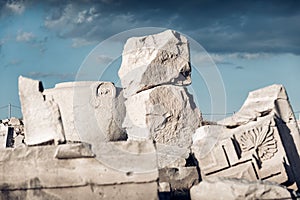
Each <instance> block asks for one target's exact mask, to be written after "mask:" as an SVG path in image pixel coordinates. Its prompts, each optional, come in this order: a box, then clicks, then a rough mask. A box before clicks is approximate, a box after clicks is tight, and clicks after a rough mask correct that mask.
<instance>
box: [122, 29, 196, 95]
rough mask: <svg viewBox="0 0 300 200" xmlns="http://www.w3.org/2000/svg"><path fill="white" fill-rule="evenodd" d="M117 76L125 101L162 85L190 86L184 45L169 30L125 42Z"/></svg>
mask: <svg viewBox="0 0 300 200" xmlns="http://www.w3.org/2000/svg"><path fill="white" fill-rule="evenodd" d="M118 74H119V77H120V80H121V83H122V87H123V88H124V96H125V97H129V96H131V95H133V94H136V93H138V92H140V91H143V90H146V89H149V88H152V87H155V86H158V85H163V84H174V85H188V84H190V83H191V66H190V54H189V45H188V41H187V39H186V38H185V37H184V36H183V35H181V34H179V33H177V32H176V31H172V30H166V31H164V32H162V33H158V34H154V35H149V36H144V37H132V38H129V39H128V40H127V42H126V44H125V46H124V50H123V54H122V64H121V67H120V69H119V72H118Z"/></svg>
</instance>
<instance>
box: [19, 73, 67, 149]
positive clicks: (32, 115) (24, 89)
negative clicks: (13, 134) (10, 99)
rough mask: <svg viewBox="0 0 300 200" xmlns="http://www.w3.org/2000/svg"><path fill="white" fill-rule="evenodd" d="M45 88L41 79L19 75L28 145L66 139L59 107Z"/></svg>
mask: <svg viewBox="0 0 300 200" xmlns="http://www.w3.org/2000/svg"><path fill="white" fill-rule="evenodd" d="M43 90H44V89H43V85H42V83H41V82H40V81H36V80H32V79H29V78H25V77H22V76H20V77H19V96H20V102H21V106H22V114H23V120H24V126H25V127H24V129H25V130H24V132H25V143H26V144H27V145H37V144H42V143H47V142H52V141H54V142H55V143H60V142H64V141H65V136H64V131H63V127H62V122H61V115H60V111H59V108H58V106H57V104H56V103H55V102H54V101H52V100H49V99H47V98H45V96H44V95H43V94H42V92H43Z"/></svg>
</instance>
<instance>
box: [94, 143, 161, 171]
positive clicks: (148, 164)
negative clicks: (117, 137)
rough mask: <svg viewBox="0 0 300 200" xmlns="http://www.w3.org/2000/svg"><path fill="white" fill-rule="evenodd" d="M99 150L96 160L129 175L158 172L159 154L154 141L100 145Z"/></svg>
mask: <svg viewBox="0 0 300 200" xmlns="http://www.w3.org/2000/svg"><path fill="white" fill-rule="evenodd" d="M93 149H94V148H93ZM97 150H98V151H99V152H95V154H96V155H97V157H96V158H97V159H98V160H99V161H101V163H103V164H105V165H106V166H108V167H110V168H113V169H117V170H119V171H122V172H126V173H127V174H128V175H131V174H132V173H145V172H146V173H147V172H156V171H157V152H156V149H155V147H154V144H153V141H152V140H147V141H126V142H125V141H118V142H105V143H99V148H97Z"/></svg>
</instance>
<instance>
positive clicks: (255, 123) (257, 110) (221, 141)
mask: <svg viewBox="0 0 300 200" xmlns="http://www.w3.org/2000/svg"><path fill="white" fill-rule="evenodd" d="M298 138H299V130H298V127H297V124H296V120H295V118H294V116H293V111H292V109H291V107H290V105H289V102H288V97H287V95H286V93H285V90H284V88H283V86H280V85H273V86H269V87H266V88H263V89H260V90H257V91H254V92H251V93H250V94H249V96H248V98H247V100H246V102H245V104H244V105H243V107H242V108H241V109H240V111H239V112H237V113H236V114H235V115H233V116H232V117H229V118H226V119H224V120H221V121H219V122H218V124H217V125H207V126H202V127H200V128H199V129H197V131H196V133H195V135H194V136H193V141H194V143H193V146H192V151H193V153H194V155H195V157H196V158H197V160H198V162H199V166H200V169H201V173H202V176H203V177H208V176H218V177H234V178H244V179H248V180H268V181H273V182H277V183H280V184H284V185H286V186H289V187H290V188H293V189H297V187H299V180H300V179H299V177H300V170H299V169H300V168H299V165H300V160H299V153H298V152H299V151H298V150H297V148H298V145H297V144H298V142H299V140H298Z"/></svg>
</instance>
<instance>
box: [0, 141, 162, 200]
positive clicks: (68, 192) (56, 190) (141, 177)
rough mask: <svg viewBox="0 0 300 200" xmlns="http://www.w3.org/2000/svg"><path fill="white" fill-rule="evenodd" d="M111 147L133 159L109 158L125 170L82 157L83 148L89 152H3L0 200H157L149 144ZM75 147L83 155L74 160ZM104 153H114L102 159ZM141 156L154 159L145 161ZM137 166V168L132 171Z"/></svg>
mask: <svg viewBox="0 0 300 200" xmlns="http://www.w3.org/2000/svg"><path fill="white" fill-rule="evenodd" d="M112 143H113V142H112ZM115 146H116V147H120V148H121V149H122V150H124V151H125V150H127V151H128V152H129V153H131V154H134V155H136V157H135V159H136V161H135V162H132V160H131V159H128V160H127V158H126V157H124V155H119V156H118V155H117V152H115V153H114V154H112V156H113V157H114V162H115V163H117V162H121V164H122V163H123V164H125V165H127V167H128V169H126V170H125V171H124V170H123V169H124V168H123V169H121V168H120V169H118V168H116V167H115V168H113V167H112V166H111V165H107V163H106V162H104V163H103V162H102V161H99V160H98V159H96V158H92V157H89V156H86V151H85V150H84V151H82V148H88V146H87V145H83V146H81V147H80V144H63V145H57V146H54V145H48V146H33V147H32V146H30V147H28V146H27V147H24V148H15V149H4V150H3V151H0V163H1V168H0V173H1V179H0V199H14V198H21V199H137V200H138V199H157V179H158V169H157V167H156V166H155V167H154V168H153V166H154V164H153V162H154V163H155V159H154V158H155V157H156V154H155V148H154V145H153V143H148V142H146V143H145V142H137V141H134V142H126V141H124V142H116V144H115ZM79 147H80V148H81V151H80V152H77V153H76V156H75V157H76V158H75V157H74V154H72V153H70V152H73V153H75V152H76V151H77V150H78V148H79ZM88 149H89V148H88ZM114 150H116V149H114ZM66 152H67V156H69V157H68V158H67V157H65V156H66ZM106 153H112V151H109V152H103V155H104V154H106ZM80 154H81V155H82V156H79V155H80ZM55 155H56V156H55ZM57 155H64V159H61V158H60V159H57V157H58V156H57ZM144 155H148V158H150V157H151V156H152V158H153V159H149V160H146V159H144ZM106 156H109V155H106ZM141 161H142V162H143V163H142V162H141ZM138 162H140V165H139V168H137V167H136V166H135V165H136V164H137V163H138ZM121 164H120V165H121ZM148 165H150V167H148ZM144 166H146V168H145V169H142V168H143V167H144ZM150 168H151V170H149V169H150Z"/></svg>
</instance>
